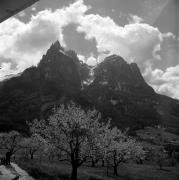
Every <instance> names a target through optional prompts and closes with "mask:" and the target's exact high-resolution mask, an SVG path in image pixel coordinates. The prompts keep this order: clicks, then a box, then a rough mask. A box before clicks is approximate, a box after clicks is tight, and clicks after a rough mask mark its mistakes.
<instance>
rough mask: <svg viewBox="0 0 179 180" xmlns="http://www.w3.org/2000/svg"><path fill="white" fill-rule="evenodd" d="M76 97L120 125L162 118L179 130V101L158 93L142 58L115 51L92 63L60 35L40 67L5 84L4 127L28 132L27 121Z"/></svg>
mask: <svg viewBox="0 0 179 180" xmlns="http://www.w3.org/2000/svg"><path fill="white" fill-rule="evenodd" d="M71 100H72V101H75V102H76V103H77V104H79V105H81V106H82V107H83V108H89V107H95V108H97V109H98V110H99V111H100V112H101V113H102V117H104V118H106V117H111V118H112V124H114V125H117V126H119V127H121V128H127V127H130V129H131V130H136V129H140V128H143V127H145V126H155V125H158V124H162V125H163V126H166V127H167V126H168V129H169V130H171V131H175V132H177V133H178V132H179V111H178V109H179V101H178V100H174V99H172V98H170V97H166V96H162V95H159V94H157V93H156V92H155V91H154V90H153V89H152V87H150V86H149V85H148V84H147V83H146V82H145V80H144V78H143V77H142V75H141V73H140V70H139V68H138V66H137V64H135V63H131V64H128V63H127V62H126V61H125V60H124V59H123V58H122V57H120V56H117V55H112V56H109V57H107V58H105V59H104V61H103V62H101V63H100V64H98V65H97V66H96V67H95V68H93V69H92V68H91V67H90V66H88V65H87V64H85V63H83V62H81V61H80V60H79V59H78V57H77V54H76V53H75V52H74V51H72V50H65V49H64V48H63V47H62V46H61V45H60V43H59V42H58V41H56V42H55V43H53V44H52V45H51V47H50V48H49V49H48V50H47V53H46V54H45V55H43V57H42V59H41V61H40V62H39V64H38V65H37V67H30V68H27V69H26V70H24V72H22V73H21V75H20V76H18V77H12V78H11V79H8V80H6V81H4V82H3V83H2V85H0V131H7V130H11V129H14V128H15V129H17V130H19V131H22V132H27V131H28V129H27V126H26V121H31V120H32V119H35V118H47V117H48V116H49V114H50V112H51V109H52V108H53V107H54V106H58V105H59V104H62V103H67V102H69V101H71Z"/></svg>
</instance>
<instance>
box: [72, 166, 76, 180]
mask: <svg viewBox="0 0 179 180" xmlns="http://www.w3.org/2000/svg"><path fill="white" fill-rule="evenodd" d="M77 171H78V167H77V166H76V165H74V164H72V172H71V180H77Z"/></svg>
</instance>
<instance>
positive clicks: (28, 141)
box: [21, 134, 44, 159]
mask: <svg viewBox="0 0 179 180" xmlns="http://www.w3.org/2000/svg"><path fill="white" fill-rule="evenodd" d="M43 144H44V143H43V141H42V140H41V138H40V137H39V136H38V135H36V134H33V135H32V136H31V137H28V138H23V140H22V142H21V146H22V148H24V149H25V150H26V152H27V154H28V155H30V159H33V158H34V154H35V153H36V152H37V151H39V150H42V149H43Z"/></svg>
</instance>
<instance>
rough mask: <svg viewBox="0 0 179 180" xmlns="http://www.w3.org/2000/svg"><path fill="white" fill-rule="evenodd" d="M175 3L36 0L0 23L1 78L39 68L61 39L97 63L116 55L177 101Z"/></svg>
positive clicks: (178, 27) (171, 0)
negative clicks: (136, 66)
mask: <svg viewBox="0 0 179 180" xmlns="http://www.w3.org/2000/svg"><path fill="white" fill-rule="evenodd" d="M178 8H179V1H178V0H50V1H49V0H40V1H39V2H37V3H35V4H34V5H32V6H30V7H29V8H27V9H25V10H23V11H21V12H20V13H18V14H17V15H15V16H13V17H12V18H10V19H8V20H6V21H4V22H2V23H0V39H1V41H0V80H3V79H4V78H5V77H6V76H7V75H9V74H16V73H19V72H21V71H23V70H24V69H25V68H28V67H30V66H32V65H37V64H38V62H39V61H40V59H41V58H42V55H43V54H45V53H46V51H47V49H48V48H49V46H50V45H51V44H52V43H53V42H55V41H56V40H59V41H60V43H61V44H62V45H63V46H64V47H65V48H67V49H73V50H75V51H76V53H77V54H78V57H79V59H80V60H82V61H84V62H86V63H87V64H89V65H96V63H99V62H101V61H103V60H104V58H105V57H106V56H109V55H111V54H117V55H120V56H122V57H123V58H124V59H125V60H126V61H127V62H128V63H131V62H135V63H137V65H138V66H139V68H140V70H141V73H142V75H143V77H144V79H145V80H146V82H147V83H148V84H149V85H151V86H152V87H153V88H154V89H155V91H156V92H158V93H160V94H164V95H167V96H170V97H173V98H177V99H179V22H178V20H179V18H177V17H179V14H178V12H179V11H178Z"/></svg>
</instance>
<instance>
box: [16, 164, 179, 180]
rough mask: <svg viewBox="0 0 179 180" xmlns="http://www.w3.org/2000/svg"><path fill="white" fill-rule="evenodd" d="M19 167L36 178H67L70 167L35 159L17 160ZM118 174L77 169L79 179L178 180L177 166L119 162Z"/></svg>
mask: <svg viewBox="0 0 179 180" xmlns="http://www.w3.org/2000/svg"><path fill="white" fill-rule="evenodd" d="M18 165H19V166H21V168H23V169H25V170H26V171H27V172H28V173H29V174H30V175H31V176H32V177H34V178H35V179H38V180H69V179H70V173H71V167H70V165H69V164H68V163H63V162H48V161H43V162H41V163H38V162H37V161H28V162H22V161H21V162H19V163H18ZM118 171H119V176H118V177H115V176H114V175H113V171H112V169H110V171H109V175H110V176H109V177H107V176H106V168H104V167H96V168H92V167H87V166H82V167H80V168H79V170H78V178H79V180H152V179H153V180H178V179H179V166H176V167H165V168H164V170H159V168H158V167H157V166H154V165H147V164H142V165H138V164H133V163H126V164H121V165H120V166H119V168H118Z"/></svg>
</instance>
